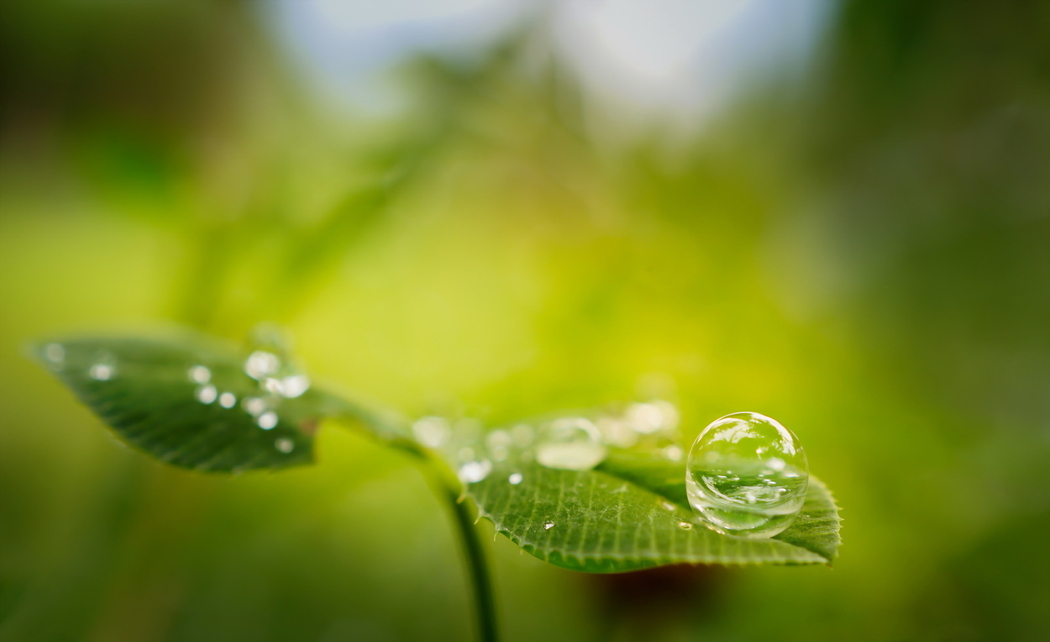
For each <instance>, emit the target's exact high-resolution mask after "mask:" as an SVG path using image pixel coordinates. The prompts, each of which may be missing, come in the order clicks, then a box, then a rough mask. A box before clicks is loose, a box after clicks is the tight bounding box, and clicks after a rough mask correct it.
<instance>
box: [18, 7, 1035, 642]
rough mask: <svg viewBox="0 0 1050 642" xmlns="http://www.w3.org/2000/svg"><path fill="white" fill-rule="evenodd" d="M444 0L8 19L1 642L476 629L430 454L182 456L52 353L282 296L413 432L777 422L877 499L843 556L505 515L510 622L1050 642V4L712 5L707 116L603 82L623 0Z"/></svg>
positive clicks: (551, 633)
mask: <svg viewBox="0 0 1050 642" xmlns="http://www.w3.org/2000/svg"><path fill="white" fill-rule="evenodd" d="M348 4H350V3H348ZM363 4H368V3H363ZM438 4H440V3H438ZM445 4H448V5H450V6H451V9H449V11H448V15H444V14H441V15H437V14H435V12H437V11H438V10H437V9H435V6H437V5H429V4H427V3H407V2H401V3H397V2H395V3H392V4H391V6H394V5H396V6H397V7H400V9H399V10H402V9H403V12H404V13H403V15H398V16H395V17H394V18H396V20H395V19H393V18H392V19H391V20H393V22H390V21H389V20H388V22H379V23H375V24H372V27H371V30H370V31H368V32H367V34H365V32H364V31H360V30H359V31H353V30H351V31H348V32H347V35H344V36H343V37H341V38H340V37H333V36H332V35H331V33H329V32H325V31H324V29H323V28H321V27H324V25H325V24H327V23H331V18H332V16H338V15H340V14H339V13H338V10H339V9H340V7H339V6H338V5H339V3H333V2H322V1H321V0H316V1H312V2H302V3H296V2H294V1H290V2H283V3H282V2H255V3H252V2H233V1H225V2H138V3H135V2H107V1H94V2H79V1H78V2H74V1H69V2H57V1H49V2H30V1H28V0H26V1H22V0H11V1H8V2H2V3H0V108H2V109H0V136H2V138H0V171H2V183H0V639H2V640H4V641H11V642H14V641H21V640H33V641H36V640H41V641H44V640H90V641H92V642H102V641H110V640H120V641H142V642H145V641H148V640H192V641H194V642H197V641H208V640H222V641H230V640H261V641H268V640H274V641H277V640H295V641H299V640H317V641H319V642H338V641H342V640H378V641H387V640H438V639H464V640H465V639H470V637H471V635H472V628H471V627H472V623H471V620H470V617H469V602H468V593H467V587H466V584H465V581H464V576H463V574H462V572H461V569H460V567H459V562H458V557H457V555H458V551H457V549H456V544H455V542H454V541H453V539H452V531H451V529H450V526H449V524H448V522H447V520H446V517H445V514H444V513H443V511H442V507H441V506H440V505H439V504H438V503H437V501H436V500H434V499H433V498H432V497H431V496H430V494H429V493H428V490H427V488H426V486H425V484H424V482H423V479H422V478H421V476H420V475H419V474H418V473H417V472H416V471H415V470H414V469H413V468H412V467H410V466H409V465H407V462H406V461H405V460H404V459H403V458H401V457H399V456H397V455H395V454H391V453H388V452H386V451H385V450H384V449H382V448H380V447H378V446H375V445H373V444H372V443H370V442H368V441H366V440H364V439H362V438H360V437H358V436H355V435H354V434H350V433H347V432H345V431H340V430H338V429H336V428H333V427H327V428H323V429H322V431H321V433H320V441H319V445H318V450H319V459H320V462H319V465H317V466H315V467H312V468H306V469H299V470H294V471H289V472H284V473H280V474H246V475H243V476H239V477H222V476H210V475H204V474H196V473H188V472H185V471H181V470H176V469H172V468H167V467H164V466H162V465H160V464H156V463H154V462H152V461H150V460H148V459H147V458H146V457H144V456H142V455H139V454H137V453H135V452H133V451H129V450H127V449H125V448H122V447H121V446H120V445H119V444H118V443H117V442H116V441H115V440H113V439H111V438H110V437H109V433H108V432H107V431H106V430H105V429H104V428H103V426H102V425H101V424H100V422H99V421H98V420H96V419H95V418H94V417H93V416H92V415H91V414H90V413H89V412H88V411H87V410H86V409H85V408H83V407H81V406H79V405H78V404H77V403H76V402H75V401H74V399H73V397H72V395H70V394H69V392H68V391H66V390H64V389H62V387H61V386H60V385H59V383H58V382H57V381H55V380H53V379H52V378H51V377H50V376H49V375H48V373H46V372H44V371H43V370H42V369H40V368H38V367H37V366H35V365H34V364H32V363H31V362H29V361H28V360H27V359H26V358H25V357H24V349H25V346H26V344H27V343H28V342H29V341H30V340H32V339H35V338H39V337H44V336H48V335H53V334H56V333H59V334H61V333H67V332H85V333H86V332H92V331H111V330H127V331H139V330H144V329H150V328H155V327H157V326H158V325H164V324H171V323H178V324H183V325H193V326H197V327H201V328H204V329H206V330H207V331H210V332H214V333H217V334H221V335H225V336H229V337H233V338H240V337H243V336H244V335H245V333H246V332H247V331H248V329H249V328H250V327H251V326H252V325H253V324H254V323H256V322H258V321H262V320H270V321H276V322H279V323H282V324H285V325H286V326H287V327H288V328H290V329H291V331H292V332H293V333H294V336H295V337H296V340H297V347H298V350H299V352H300V354H301V356H302V357H303V358H304V360H305V362H306V363H307V364H308V365H309V366H310V369H311V372H312V374H313V375H314V376H315V378H317V379H320V380H324V381H329V382H336V384H337V385H339V386H343V387H345V388H346V389H348V390H352V391H355V392H356V393H358V394H360V395H363V396H366V397H368V398H371V399H374V400H376V401H378V402H381V403H385V404H389V405H391V406H393V407H396V408H398V409H400V410H402V411H403V412H405V413H407V414H409V415H419V414H424V413H441V414H448V415H451V416H464V415H466V416H473V417H480V418H482V419H483V420H484V421H486V422H487V423H490V424H498V423H502V422H506V421H512V420H514V419H518V418H522V417H528V416H530V415H537V414H543V413H547V412H549V411H552V410H557V409H563V408H579V407H588V406H596V405H600V404H604V403H608V402H614V401H625V400H631V399H635V398H641V397H644V396H647V395H653V394H656V395H660V396H664V397H666V398H671V399H674V400H675V401H676V403H678V404H679V408H680V410H681V413H682V417H683V422H684V423H683V433H684V434H685V436H686V438H687V439H691V438H692V436H693V435H695V434H696V433H697V432H698V431H699V430H700V429H701V428H702V427H703V426H704V425H706V424H707V423H708V422H709V421H711V420H713V419H715V418H717V417H719V416H721V415H723V414H726V413H728V412H733V411H739V410H754V411H758V412H762V413H766V414H769V415H771V416H773V417H776V418H777V419H779V420H780V421H782V422H783V423H784V424H785V425H787V426H789V427H791V428H792V429H793V430H794V431H795V432H796V433H797V434H798V435H799V436H800V438H801V440H802V442H803V443H804V444H805V446H806V448H807V450H808V454H809V459H810V464H811V467H812V470H813V472H814V473H816V474H817V475H819V476H820V477H821V478H822V479H823V480H824V481H826V482H827V483H828V485H829V486H830V487H831V488H832V489H833V490H834V491H835V492H836V495H837V498H838V500H839V503H840V504H841V505H842V507H843V511H842V516H843V518H844V527H843V539H844V545H843V547H842V549H841V551H840V553H841V557H840V559H839V560H838V561H837V563H836V565H835V567H834V568H833V569H829V568H823V567H821V568H811V567H805V568H778V567H769V568H728V569H726V568H703V567H701V568H696V569H692V568H683V569H671V570H663V571H659V570H658V571H646V572H641V573H634V574H628V575H623V576H615V577H602V576H587V575H583V574H576V573H572V572H568V571H563V570H560V569H558V568H555V567H553V566H548V565H545V564H544V563H542V562H540V561H539V560H536V559H534V558H532V557H529V556H521V555H519V554H518V551H517V550H516V548H515V547H514V546H513V545H511V544H510V543H509V542H508V541H507V540H505V539H503V538H499V539H497V540H496V541H495V542H494V543H492V545H491V549H490V550H491V555H492V557H493V560H494V564H495V571H496V582H497V590H498V600H499V604H500V609H501V616H502V619H503V627H504V629H505V635H506V638H507V639H508V640H536V639H543V640H546V641H548V642H555V641H557V640H574V641H575V640H675V641H677V640H729V641H737V640H740V641H745V640H782V641H788V640H892V641H897V640H902V641H903V640H964V641H965V640H1046V639H1048V637H1050V553H1048V552H1047V545H1046V543H1047V541H1048V537H1050V535H1048V533H1050V465H1048V462H1050V3H1048V2H1042V1H1038V0H1031V1H1023V0H1018V1H1014V2H990V1H987V2H985V1H978V2H971V1H965V0H958V1H945V2H936V1H930V2H911V1H903V0H892V1H890V0H887V1H883V2H864V1H853V0H848V1H846V2H841V3H832V2H817V1H814V2H802V1H801V0H800V1H798V2H794V3H792V2H770V1H768V0H766V1H762V0H754V1H750V0H748V1H744V0H741V1H734V2H728V0H727V2H725V3H722V4H721V5H718V3H711V4H708V5H707V7H706V9H705V10H710V11H714V12H715V13H717V12H718V11H721V10H723V9H725V8H727V7H728V8H733V7H736V8H737V9H739V7H738V5H740V6H743V9H740V11H739V12H738V13H739V15H743V16H745V18H746V19H745V18H741V19H740V20H743V22H742V23H741V22H739V21H738V22H737V23H733V24H737V27H736V31H734V32H733V33H730V34H729V35H728V36H725V35H724V33H723V36H724V37H723V36H719V33H722V32H719V31H718V28H717V25H715V26H712V25H711V24H708V23H706V22H703V19H704V16H703V15H701V16H699V17H698V18H697V20H698V21H699V22H698V23H697V24H695V25H694V24H691V23H689V21H688V20H684V19H683V20H680V21H677V22H678V23H680V24H676V25H675V27H676V29H677V32H681V31H683V30H684V32H685V33H686V34H687V36H688V34H691V33H693V32H695V34H696V36H695V39H696V42H698V43H699V42H701V41H703V42H705V43H706V42H710V43H712V44H710V45H709V46H707V45H705V46H706V49H704V51H705V52H706V53H705V54H704V55H705V56H707V57H706V58H703V60H706V61H712V62H709V63H704V62H701V63H698V64H697V65H694V66H693V67H689V68H687V69H686V71H685V72H684V74H685V77H688V75H689V74H690V73H693V74H699V75H701V76H703V74H704V72H705V70H709V68H710V67H712V66H717V67H718V69H720V70H721V71H720V72H719V73H715V74H713V75H712V74H708V75H709V76H711V77H717V78H721V80H719V81H718V83H715V85H711V84H708V85H702V86H701V88H700V90H698V91H699V95H700V98H699V99H688V98H687V99H679V98H675V96H677V94H674V92H673V91H672V92H671V98H669V99H668V98H666V97H661V95H660V94H659V92H658V91H655V90H654V91H652V92H650V91H649V90H648V89H646V87H645V86H633V85H630V84H629V83H626V84H625V83H621V85H622V86H617V85H616V82H617V80H616V77H615V75H613V76H612V81H610V80H609V78H610V75H609V73H608V67H601V68H602V69H605V70H606V71H605V72H601V73H597V76H596V75H595V72H593V68H594V67H595V64H598V63H602V61H607V60H610V59H612V58H615V56H613V55H612V54H609V53H608V51H609V50H608V49H606V50H602V49H597V50H594V49H592V50H591V52H590V54H587V55H580V54H579V52H578V49H574V48H573V47H582V46H583V45H581V44H580V43H581V42H583V41H584V40H585V39H582V38H581V37H579V34H580V33H582V32H581V31H580V29H579V28H576V30H575V31H574V30H573V28H570V27H571V25H577V27H578V26H579V24H589V23H586V20H588V19H590V18H592V17H594V16H597V17H598V18H601V19H604V18H602V16H605V17H606V18H607V17H608V15H609V14H608V13H602V12H603V11H604V12H609V11H612V9H609V7H608V6H607V5H609V4H613V5H615V4H616V3H597V2H564V3H559V2H552V3H507V2H503V3H500V2H489V3H485V2H480V1H479V2H458V3H457V2H451V3H445ZM674 4H675V3H673V2H663V3H655V4H653V5H652V6H651V7H649V8H648V11H649V12H655V13H658V12H661V11H668V12H669V13H668V14H667V15H670V16H672V17H673V16H674V15H676V14H674V13H673V11H671V9H673V8H674V7H670V5H674ZM679 4H681V3H679ZM664 5H668V6H664ZM375 6H379V5H378V4H377V5H375ZM333 7H334V9H333ZM479 7H480V8H479ZM342 8H343V9H345V8H346V7H345V6H344V7H342ZM679 8H680V7H679ZM737 9H733V10H734V11H736V10H737ZM333 10H335V11H336V13H334V14H333V13H331V12H332V11H333ZM634 10H635V11H636V12H638V15H639V16H640V18H639V19H637V20H634V19H631V14H630V11H628V13H627V14H624V15H626V16H627V18H622V15H621V18H622V19H621V20H620V23H625V24H628V25H629V26H630V25H631V24H637V25H641V28H642V30H643V31H644V30H645V28H647V27H646V25H648V24H649V23H648V22H646V21H645V18H646V15H645V14H646V10H645V9H642V10H639V9H638V6H635V8H634ZM311 11H313V12H314V13H312V14H311V13H310V12H311ZM325 11H327V12H328V13H324V12H325ZM413 12H415V13H413ZM740 12H742V13H740ZM438 13H440V12H438ZM621 13H622V12H621ZM432 14H433V15H432ZM705 15H706V14H705ZM304 16H305V17H304ZM310 16H312V17H310ZM326 16H327V17H326ZM450 16H451V17H450ZM457 16H459V17H462V16H467V17H468V18H469V19H462V20H460V19H459V18H457ZM471 16H481V18H475V17H471ZM566 16H568V17H566ZM747 16H750V17H747ZM799 16H810V17H809V18H807V19H806V20H808V21H809V22H807V23H806V24H808V25H810V26H809V27H805V28H800V29H796V31H798V32H800V33H803V35H804V36H805V37H804V38H801V41H802V44H803V45H804V46H801V47H797V46H794V45H792V46H793V47H794V48H793V49H791V51H792V52H794V53H792V54H791V55H787V54H784V55H781V53H783V52H782V51H781V50H772V53H770V51H766V52H765V53H764V54H762V56H765V57H764V58H762V60H763V61H764V62H762V61H760V62H759V63H755V64H751V63H748V65H738V66H734V65H735V64H736V62H735V61H738V60H745V61H746V60H751V59H752V58H756V57H759V58H761V56H760V55H759V54H760V53H761V52H762V51H764V50H763V47H767V45H768V44H769V42H770V41H769V40H768V39H767V38H766V36H768V35H769V34H773V35H776V34H778V33H781V31H782V30H787V29H788V28H789V27H790V24H791V20H793V19H795V18H798V17H799ZM812 16H818V17H817V18H813V17H812ZM650 17H651V16H650ZM598 18H595V19H598ZM428 20H429V21H430V22H428ZM573 20H575V21H576V22H572V21H573ZM580 21H583V22H580ZM748 21H751V22H748ZM606 22H608V20H607V21H606ZM614 22H615V21H614ZM672 22H674V21H672ZM395 23H396V24H395ZM620 23H616V24H620ZM319 24H320V25H321V27H318V25H319ZM391 24H395V26H393V27H392V26H390V25H391ZM566 24H568V25H570V27H566V26H565V25H566ZM655 24H657V26H659V25H661V24H662V25H665V26H666V25H667V24H668V21H666V20H665V21H664V22H663V23H660V22H657V23H655ZM376 25H378V26H376ZM396 25H401V26H402V27H404V25H408V26H407V27H405V28H401V27H397V28H395V27H396ZM428 25H429V26H428ZM741 25H742V26H741ZM750 25H764V29H765V31H761V30H757V31H755V32H751V30H750ZM329 26H330V24H329ZM311 29H313V30H314V31H311ZM318 29H320V31H318ZM399 29H400V30H399ZM427 29H429V30H430V31H427ZM726 29H729V27H726ZM613 32H614V33H615V30H613ZM677 32H676V33H677ZM326 33H327V35H326ZM435 33H436V34H439V37H431V36H432V35H433V34H435ZM793 33H794V32H793ZM362 34H365V35H362ZM406 34H407V35H406ZM427 34H431V35H430V36H428V35H427ZM712 34H713V35H712ZM806 34H808V35H806ZM337 35H338V34H337ZM648 35H649V38H650V39H649V41H646V42H661V41H664V40H666V41H667V42H671V41H673V39H674V38H673V36H674V34H673V33H668V34H666V35H665V34H663V33H662V32H660V31H659V29H656V31H655V32H652V33H649V34H648ZM680 35H681V34H680V33H679V36H680ZM326 38H327V40H326ZM705 39H706V40H705ZM774 40H775V38H774ZM685 42H686V43H687V44H690V43H691V42H692V41H691V40H689V37H686V39H685ZM406 43H408V44H406ZM669 46H670V45H669ZM690 46H692V44H690ZM612 47H613V49H614V50H615V52H617V53H618V54H619V55H620V59H622V58H624V57H626V58H628V59H632V56H633V55H634V54H632V52H631V50H630V49H629V48H625V47H623V46H617V45H616V44H615V41H614V42H613V45H612ZM767 48H768V47H767ZM650 49H651V47H650ZM392 51H393V52H396V55H394V54H392V53H390V52H392ZM595 51H597V52H598V53H595ZM603 51H604V52H605V54H602V52H603ZM640 51H642V53H645V52H646V51H649V49H646V47H642V49H641V50H640ZM318 52H320V53H318ZM574 52H575V53H574ZM778 52H780V53H778ZM588 56H589V57H588ZM634 59H635V60H641V57H639V56H634ZM581 60H582V61H583V62H582V63H581V62H580V61H581ZM595 60H597V61H598V63H594V61H595ZM333 61H334V62H333ZM587 61H590V62H587ZM329 63H331V64H329ZM336 63H338V64H336ZM592 63H593V64H592ZM602 64H604V63H602ZM639 64H641V63H639ZM326 65H327V66H326ZM598 66H599V67H600V66H601V65H600V64H598ZM333 69H334V70H335V71H333ZM348 70H349V71H348ZM362 70H364V71H362ZM355 74H356V75H355ZM588 74H590V75H588ZM602 74H604V75H602ZM719 74H721V75H719ZM595 77H599V78H600V79H603V80H602V81H601V82H598V83H596V81H594V78H595ZM362 78H364V79H365V80H361V79H362ZM366 81H367V82H366ZM665 81H666V82H665V85H664V86H670V87H672V88H673V89H675V88H679V87H680V86H681V83H679V81H678V79H677V77H671V79H670V80H667V79H666V78H665ZM712 82H713V81H712ZM355 83H356V84H355ZM602 83H604V84H602ZM610 83H611V84H610ZM716 85H717V86H716ZM609 87H612V89H609ZM617 87H619V90H620V92H619V93H617ZM624 87H626V90H624ZM639 87H640V88H639ZM719 87H721V88H722V89H718V88H719ZM725 87H731V88H732V91H728V90H724V88H725ZM716 89H717V91H716ZM719 92H721V93H719ZM716 94H717V96H725V97H724V98H720V99H719V100H717V101H716V100H713V99H710V100H709V98H710V97H711V96H712V95H716ZM694 98H695V97H694ZM668 105H670V107H668ZM479 528H482V529H483V530H484V531H485V532H488V533H491V527H490V526H489V525H487V523H485V524H482V525H481V526H479Z"/></svg>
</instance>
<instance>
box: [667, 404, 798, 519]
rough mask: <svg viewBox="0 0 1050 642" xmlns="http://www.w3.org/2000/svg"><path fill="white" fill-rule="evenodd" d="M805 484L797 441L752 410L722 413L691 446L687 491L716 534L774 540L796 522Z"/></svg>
mask: <svg viewBox="0 0 1050 642" xmlns="http://www.w3.org/2000/svg"><path fill="white" fill-rule="evenodd" d="M808 483H809V474H808V466H807V462H806V455H805V452H803V450H802V447H801V446H800V445H799V443H798V438H797V437H796V436H795V435H794V433H792V432H791V431H790V430H788V429H787V428H785V427H784V426H782V425H781V424H780V423H778V422H777V421H776V420H774V419H771V418H769V417H766V416H764V415H760V414H758V413H753V412H739V413H734V414H731V415H726V416H725V417H722V418H720V419H718V420H716V421H714V422H713V423H712V424H711V425H709V426H708V427H707V428H705V429H704V430H703V432H701V433H700V435H699V436H698V437H697V438H696V441H695V442H693V446H692V448H691V449H690V451H689V460H688V462H687V464H686V493H687V495H688V497H689V504H690V506H692V508H693V510H694V511H695V512H696V514H697V516H698V517H699V518H700V521H701V522H702V523H703V524H704V525H705V526H707V527H708V528H711V529H712V530H714V531H717V532H719V533H724V534H730V535H741V536H744V537H751V538H763V537H772V536H773V535H776V534H777V533H780V532H782V531H784V529H786V528H787V527H788V526H790V525H791V522H792V521H794V519H795V517H796V516H797V515H798V513H799V511H800V510H801V509H802V505H803V503H804V502H805V498H806V489H807V487H808Z"/></svg>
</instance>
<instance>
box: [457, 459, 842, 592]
mask: <svg viewBox="0 0 1050 642" xmlns="http://www.w3.org/2000/svg"><path fill="white" fill-rule="evenodd" d="M512 475H514V480H513V481H515V482H517V483H511V476H512ZM519 475H520V480H519V477H518V476H519ZM465 495H466V496H467V497H469V498H470V499H472V500H473V501H474V502H475V503H476V504H477V506H478V510H479V513H480V515H481V516H482V517H484V518H485V519H488V520H490V521H491V522H492V523H493V524H494V525H495V528H496V531H497V532H498V533H502V534H504V535H506V536H507V537H508V538H510V539H511V540H512V541H513V542H514V543H515V544H517V545H518V546H520V547H521V548H522V549H524V550H525V551H527V552H529V553H530V554H532V555H535V556H536V557H538V558H540V559H542V560H546V561H547V562H550V563H551V564H555V565H557V566H561V567H564V568H568V569H572V570H577V571H586V572H591V573H614V572H622V571H632V570H637V569H643V568H648V567H653V566H662V565H666V564H678V563H691V564H764V563H771V564H830V563H831V561H832V559H833V558H834V557H835V555H836V551H837V548H838V544H839V518H838V509H837V507H836V506H835V502H834V500H833V499H832V497H831V493H830V492H829V491H828V489H827V487H825V486H824V484H823V483H822V482H820V480H818V479H816V478H813V477H811V478H810V486H809V492H808V495H807V497H806V503H805V505H804V506H803V508H802V512H801V514H800V515H799V516H798V518H796V520H795V522H794V523H793V524H792V526H791V527H790V528H789V529H788V530H786V531H785V532H783V533H781V534H780V535H778V536H776V537H775V538H772V539H757V540H756V539H745V538H742V537H735V536H729V535H721V534H719V533H715V532H714V531H711V530H709V529H707V528H705V527H703V526H700V525H698V524H696V522H695V520H694V516H693V512H692V509H691V508H690V507H689V503H688V501H687V499H686V490H685V465H684V464H683V463H675V462H671V461H669V460H667V459H665V458H662V457H659V456H657V455H655V454H651V453H644V452H642V453H635V452H624V451H620V452H615V453H613V454H610V456H609V457H608V458H607V459H606V460H605V461H604V462H602V464H601V465H600V466H599V467H598V468H596V469H595V470H586V471H573V470H555V469H551V468H546V467H544V466H541V465H539V464H538V463H536V462H535V461H532V460H531V459H530V458H528V457H527V456H526V457H524V458H523V457H520V456H519V457H511V458H510V459H508V460H507V461H504V462H500V463H497V464H495V465H493V467H492V469H491V471H490V472H489V474H488V475H487V476H485V478H484V479H483V480H481V481H479V482H476V483H470V484H467V485H466V489H465Z"/></svg>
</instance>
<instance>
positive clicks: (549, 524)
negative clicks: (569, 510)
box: [543, 522, 554, 531]
mask: <svg viewBox="0 0 1050 642" xmlns="http://www.w3.org/2000/svg"><path fill="white" fill-rule="evenodd" d="M552 528H554V522H544V523H543V530H545V531H549V530H550V529H552Z"/></svg>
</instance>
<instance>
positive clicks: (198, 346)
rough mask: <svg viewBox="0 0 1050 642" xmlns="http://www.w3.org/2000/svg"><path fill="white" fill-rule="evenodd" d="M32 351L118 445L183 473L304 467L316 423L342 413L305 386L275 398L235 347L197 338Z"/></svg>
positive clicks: (74, 343)
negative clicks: (248, 371)
mask: <svg viewBox="0 0 1050 642" xmlns="http://www.w3.org/2000/svg"><path fill="white" fill-rule="evenodd" d="M35 352H36V354H37V356H38V357H39V358H40V360H41V361H42V362H43V363H44V364H45V365H46V366H47V367H48V368H49V369H50V370H52V371H53V372H54V373H55V374H56V375H57V376H58V378H59V379H60V380H62V382H63V383H65V384H66V385H67V386H69V387H70V388H71V389H72V390H73V392H74V393H75V394H76V395H77V396H78V397H79V398H80V400H81V401H83V402H84V403H85V404H87V405H88V406H89V407H90V408H91V409H92V410H93V411H94V412H95V413H96V414H97V415H98V416H99V417H100V418H101V419H102V420H103V421H105V422H106V423H107V424H109V426H110V427H112V429H113V431H114V432H115V433H116V434H117V436H118V437H119V438H120V439H122V440H123V441H125V442H127V443H128V444H131V445H132V446H134V447H136V448H138V449H140V450H142V451H144V452H146V453H148V454H150V455H152V456H154V457H156V458H158V459H161V460H163V461H166V462H168V463H170V464H173V465H176V466H181V467H184V468H192V469H197V470H207V471H227V472H230V471H242V470H251V469H258V468H265V469H278V468H286V467H289V466H297V465H302V464H308V463H311V462H312V461H313V443H314V439H313V431H314V429H315V427H316V425H317V421H318V420H319V419H321V418H322V417H324V416H328V415H331V414H336V413H337V411H338V409H339V408H341V407H342V406H341V403H342V402H340V401H339V400H336V399H334V398H333V397H331V396H329V395H327V394H325V393H323V392H320V391H317V390H315V389H313V388H310V389H308V390H306V391H305V392H303V393H302V394H300V395H299V396H295V397H292V396H290V395H288V396H285V395H283V394H275V393H274V392H273V386H272V384H273V382H272V381H271V382H270V383H271V389H270V390H267V389H266V387H265V384H264V383H263V382H260V381H257V380H255V379H253V378H252V377H249V376H248V375H247V374H246V372H245V362H246V359H247V357H248V354H247V353H246V352H245V351H242V350H239V349H238V348H237V347H235V346H231V345H227V344H224V343H221V342H219V341H216V340H212V339H208V338H204V337H201V336H197V335H188V334H186V335H179V336H174V337H170V338H165V339H144V338H94V339H76V340H70V341H54V342H50V343H45V344H41V345H39V346H37V348H36V350H35ZM294 392H299V391H298V390H296V391H294ZM294 392H293V393H292V394H294Z"/></svg>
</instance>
